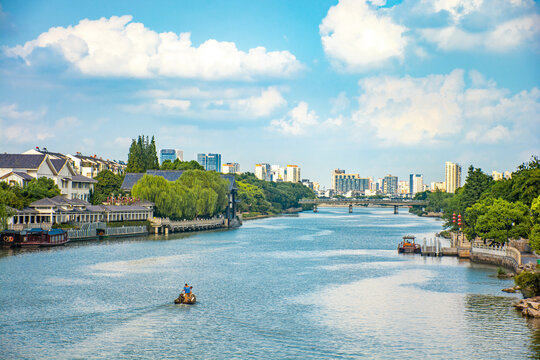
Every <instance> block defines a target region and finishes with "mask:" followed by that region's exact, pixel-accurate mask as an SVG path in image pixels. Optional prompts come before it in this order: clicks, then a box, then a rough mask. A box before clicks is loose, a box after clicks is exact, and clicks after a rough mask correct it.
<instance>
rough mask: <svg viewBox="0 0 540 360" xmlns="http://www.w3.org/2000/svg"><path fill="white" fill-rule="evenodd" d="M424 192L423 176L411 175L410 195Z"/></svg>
mask: <svg viewBox="0 0 540 360" xmlns="http://www.w3.org/2000/svg"><path fill="white" fill-rule="evenodd" d="M422 191H424V177H423V175H422V174H410V175H409V194H411V195H414V194H416V193H418V192H422Z"/></svg>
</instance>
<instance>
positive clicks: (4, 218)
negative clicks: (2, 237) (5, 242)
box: [0, 203, 16, 230]
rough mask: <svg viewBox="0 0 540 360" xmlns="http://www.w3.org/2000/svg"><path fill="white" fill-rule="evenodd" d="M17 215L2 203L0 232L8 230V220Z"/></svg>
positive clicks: (0, 208) (0, 205)
mask: <svg viewBox="0 0 540 360" xmlns="http://www.w3.org/2000/svg"><path fill="white" fill-rule="evenodd" d="M15 214H16V212H15V210H14V209H12V208H10V207H9V206H7V205H5V204H2V203H0V230H4V229H7V222H8V219H9V218H10V217H12V216H13V215H15Z"/></svg>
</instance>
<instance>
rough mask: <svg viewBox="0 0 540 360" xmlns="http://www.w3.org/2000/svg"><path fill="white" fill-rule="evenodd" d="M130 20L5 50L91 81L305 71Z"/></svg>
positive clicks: (285, 55)
mask: <svg viewBox="0 0 540 360" xmlns="http://www.w3.org/2000/svg"><path fill="white" fill-rule="evenodd" d="M131 21H132V17H131V16H129V15H125V16H120V17H117V16H112V17H111V18H109V19H107V18H101V19H99V20H88V19H84V20H81V21H80V22H79V24H77V25H75V26H68V27H54V28H51V29H49V30H48V31H47V32H44V33H42V34H41V35H39V36H38V37H37V38H36V39H34V40H31V41H28V42H26V43H25V44H24V45H17V46H15V47H12V48H8V49H7V50H6V54H7V55H8V56H12V57H20V58H22V59H24V60H25V61H26V62H27V64H30V63H31V54H32V53H33V52H34V50H36V49H38V48H51V49H54V50H57V51H59V52H60V53H61V54H62V55H63V56H64V58H65V59H66V60H67V61H68V62H70V63H71V64H73V66H74V67H75V68H77V69H78V70H79V71H80V72H81V73H83V74H86V75H91V76H117V77H137V78H148V77H156V76H167V77H181V78H197V79H204V80H220V79H239V80H250V79H253V78H258V77H268V76H270V77H287V76H290V75H291V74H293V73H295V72H296V71H298V70H299V69H300V68H301V64H300V62H299V61H298V60H297V59H296V57H295V56H294V55H293V54H291V53H290V52H288V51H267V50H266V49H265V48H264V47H261V46H259V47H255V48H252V49H249V50H248V51H247V52H245V51H241V50H239V49H238V48H237V47H236V44H235V43H233V42H225V41H221V42H220V41H217V40H214V39H209V40H206V41H205V42H203V43H202V44H201V45H200V46H198V47H196V46H193V44H192V42H191V38H190V37H191V34H190V33H188V32H186V33H181V34H179V35H178V34H175V33H172V32H165V33H157V32H155V31H153V30H150V29H148V28H146V27H145V26H144V24H142V23H136V22H131Z"/></svg>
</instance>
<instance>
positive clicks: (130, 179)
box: [120, 173, 144, 191]
mask: <svg viewBox="0 0 540 360" xmlns="http://www.w3.org/2000/svg"><path fill="white" fill-rule="evenodd" d="M143 176H144V174H143V173H127V174H126V176H125V177H124V182H122V186H120V189H122V190H124V191H131V189H132V188H133V185H135V183H136V182H137V181H139V180H140V179H141V178H142V177H143Z"/></svg>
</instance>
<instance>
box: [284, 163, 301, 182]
mask: <svg viewBox="0 0 540 360" xmlns="http://www.w3.org/2000/svg"><path fill="white" fill-rule="evenodd" d="M285 179H286V180H285V181H287V182H294V183H296V182H300V168H299V167H298V165H287V171H286V173H285Z"/></svg>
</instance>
